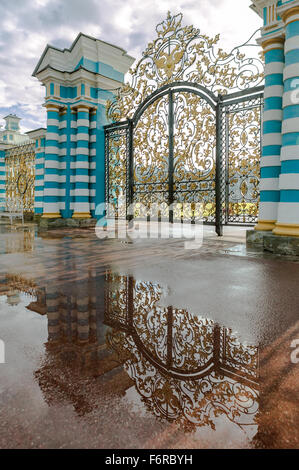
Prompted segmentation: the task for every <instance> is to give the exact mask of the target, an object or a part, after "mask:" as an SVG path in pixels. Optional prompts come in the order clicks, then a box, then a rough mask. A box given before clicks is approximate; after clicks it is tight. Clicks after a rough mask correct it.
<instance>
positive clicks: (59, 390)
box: [14, 273, 259, 435]
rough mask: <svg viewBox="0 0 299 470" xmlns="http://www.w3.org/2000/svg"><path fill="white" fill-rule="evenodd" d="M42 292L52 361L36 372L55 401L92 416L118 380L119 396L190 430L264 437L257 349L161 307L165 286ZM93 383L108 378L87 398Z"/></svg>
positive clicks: (87, 286) (36, 305)
mask: <svg viewBox="0 0 299 470" xmlns="http://www.w3.org/2000/svg"><path fill="white" fill-rule="evenodd" d="M23 285H24V282H23V283H22V286H23ZM14 286H15V288H16V289H20V288H22V289H23V290H24V287H21V286H20V282H19V281H18V285H15V283H14ZM34 292H35V296H36V302H31V304H30V306H28V307H29V308H30V309H31V310H34V311H36V312H38V313H41V314H43V313H45V312H47V317H48V333H49V341H48V343H47V354H46V356H45V359H44V361H43V364H42V366H41V368H40V369H39V370H38V371H36V373H35V377H36V379H37V380H38V382H39V385H40V387H41V389H42V390H43V393H44V396H45V399H46V401H47V403H49V404H52V403H56V402H57V400H58V401H60V400H62V399H63V400H66V401H67V402H72V403H73V404H74V408H75V410H76V411H77V412H78V413H79V414H81V415H82V414H85V413H87V412H90V411H92V410H93V409H95V408H96V407H97V406H98V405H97V402H98V400H99V399H100V397H101V394H102V393H104V392H103V382H101V381H100V380H101V379H102V378H103V379H104V382H105V380H106V374H107V378H108V377H110V378H109V379H108V381H109V380H112V379H111V377H114V376H115V380H116V382H115V387H113V388H112V389H109V390H110V391H109V394H110V396H112V394H115V393H116V394H119V395H124V394H125V393H126V391H127V390H128V389H129V388H131V387H132V385H133V384H134V385H135V388H136V390H137V392H138V394H139V395H140V397H141V400H142V402H143V403H144V404H145V406H146V408H147V409H148V410H150V411H151V412H152V413H153V414H154V415H155V416H156V417H158V418H159V419H162V420H166V421H170V422H173V421H174V422H176V423H177V424H179V425H180V426H182V427H183V429H185V430H186V431H187V430H188V431H191V430H195V429H196V428H197V427H200V426H204V425H208V426H210V427H211V428H212V429H215V427H216V426H217V425H218V424H217V423H218V419H219V418H220V419H221V417H222V416H223V417H224V418H228V419H229V420H230V421H231V422H232V423H234V424H236V425H238V426H240V427H241V428H242V429H243V430H244V429H247V430H248V432H247V434H248V433H250V435H253V434H252V433H255V431H256V417H257V412H258V408H259V404H258V367H259V365H258V350H257V348H256V347H254V346H247V345H244V344H241V343H240V342H239V341H238V340H237V338H236V337H235V336H233V335H232V333H231V331H230V330H228V329H227V328H222V327H219V326H218V325H217V324H215V323H214V322H213V321H212V320H209V319H205V318H202V317H198V316H196V315H192V314H190V313H189V312H187V311H186V310H183V309H176V308H173V307H163V306H161V305H160V304H159V302H160V303H161V300H162V296H163V293H164V292H163V289H162V287H161V286H160V285H159V284H158V283H153V282H141V281H137V280H135V279H133V278H132V277H127V276H121V275H115V274H110V273H108V274H107V275H106V277H105V278H104V279H103V278H102V277H101V278H99V277H97V276H91V275H89V276H88V278H86V279H85V280H80V281H78V282H75V283H72V284H71V285H69V286H67V285H66V286H65V287H63V284H61V283H60V284H59V287H55V286H48V287H47V288H46V289H45V290H42V289H37V288H36V287H35V286H34ZM104 298H105V308H104ZM120 366H123V369H124V370H123V369H122V368H121V367H120ZM111 373H112V376H111V375H109V374H111ZM88 376H90V377H93V378H97V379H99V380H95V381H94V382H93V384H92V386H91V385H90V388H89V392H88V393H86V390H85V386H86V377H88ZM74 390H76V393H75V392H74ZM83 398H84V399H83Z"/></svg>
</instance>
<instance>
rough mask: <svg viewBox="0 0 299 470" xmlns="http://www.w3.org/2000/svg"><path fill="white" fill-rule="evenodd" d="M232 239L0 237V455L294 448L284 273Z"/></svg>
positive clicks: (297, 428) (294, 372) (71, 234)
mask: <svg viewBox="0 0 299 470" xmlns="http://www.w3.org/2000/svg"><path fill="white" fill-rule="evenodd" d="M244 234H245V229H229V230H226V232H225V236H224V237H223V238H222V239H219V238H217V237H215V236H214V235H213V233H212V232H211V231H209V230H207V231H205V238H204V243H203V246H202V247H200V248H198V249H193V250H186V249H185V245H184V241H183V240H180V239H170V240H133V241H132V240H131V239H129V238H126V239H123V240H112V239H110V240H99V239H98V238H97V237H96V236H95V233H94V231H93V230H92V229H64V230H63V229H61V230H55V231H54V230H52V231H50V232H43V233H40V234H38V233H37V230H36V227H35V226H33V225H28V226H24V227H22V226H12V227H10V226H9V225H5V224H2V225H0V339H1V340H2V341H3V342H4V345H5V363H3V364H0V447H1V448H16V447H17V448H78V447H79V448H81V447H83V448H107V449H108V448H132V449H133V448H153V449H155V448H157V449H158V448H170V449H175V448H298V447H299V411H298V410H299V407H298V396H299V393H298V392H299V378H298V372H299V363H298V364H296V363H295V362H296V361H294V357H295V356H296V355H295V354H293V361H292V360H291V353H292V352H294V349H292V347H291V345H292V344H293V345H294V341H295V340H296V339H298V342H299V317H298V305H299V302H298V299H299V292H298V284H299V265H298V260H297V259H292V258H283V257H279V256H273V255H271V254H267V253H261V252H259V250H258V249H246V246H245V242H244ZM2 344H3V343H2ZM298 355H299V354H298ZM0 359H1V358H0ZM295 359H296V357H295Z"/></svg>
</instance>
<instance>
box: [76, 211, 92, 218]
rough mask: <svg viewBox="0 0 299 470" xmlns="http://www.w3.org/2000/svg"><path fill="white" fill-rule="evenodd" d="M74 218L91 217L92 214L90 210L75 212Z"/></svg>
mask: <svg viewBox="0 0 299 470" xmlns="http://www.w3.org/2000/svg"><path fill="white" fill-rule="evenodd" d="M72 218H73V219H91V215H90V213H89V212H74V213H73V216H72Z"/></svg>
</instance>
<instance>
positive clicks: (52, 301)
mask: <svg viewBox="0 0 299 470" xmlns="http://www.w3.org/2000/svg"><path fill="white" fill-rule="evenodd" d="M46 304H47V315H48V339H49V342H52V343H53V342H57V341H59V339H60V318H59V317H60V315H59V296H58V295H57V291H56V289H55V288H52V287H48V288H47V290H46Z"/></svg>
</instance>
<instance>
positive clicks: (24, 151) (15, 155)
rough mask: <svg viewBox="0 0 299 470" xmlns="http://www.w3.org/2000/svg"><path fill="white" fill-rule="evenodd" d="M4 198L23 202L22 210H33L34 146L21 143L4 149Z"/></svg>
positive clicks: (14, 201) (16, 202)
mask: <svg viewBox="0 0 299 470" xmlns="http://www.w3.org/2000/svg"><path fill="white" fill-rule="evenodd" d="M5 166H6V199H7V201H10V202H11V203H15V204H16V205H18V203H19V202H21V203H22V204H23V209H24V212H34V190H35V187H34V182H35V146H34V143H32V142H31V143H26V144H21V145H18V146H16V147H13V148H11V149H9V150H7V151H6V154H5Z"/></svg>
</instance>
